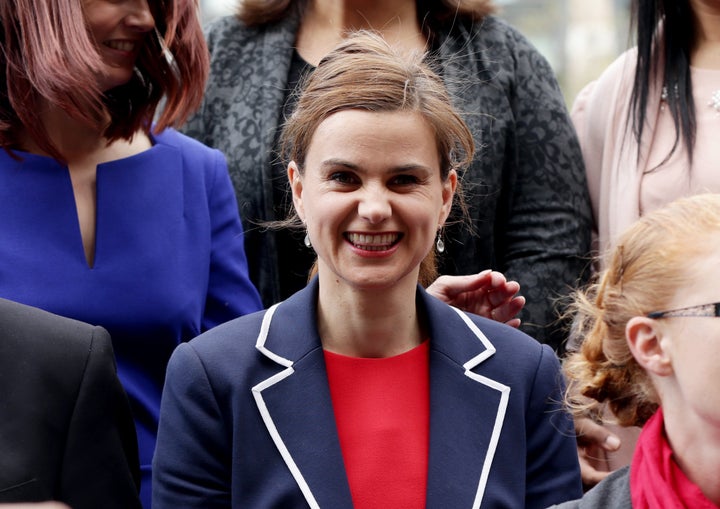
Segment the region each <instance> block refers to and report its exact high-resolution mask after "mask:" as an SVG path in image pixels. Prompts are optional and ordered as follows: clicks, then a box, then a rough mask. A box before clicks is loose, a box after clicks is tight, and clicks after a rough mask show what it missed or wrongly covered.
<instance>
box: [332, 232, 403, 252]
mask: <svg viewBox="0 0 720 509" xmlns="http://www.w3.org/2000/svg"><path fill="white" fill-rule="evenodd" d="M400 237H401V235H400V234H399V233H346V234H345V238H346V239H347V240H348V242H350V243H351V244H352V245H353V246H354V247H356V248H358V249H362V250H364V251H384V250H386V249H389V248H391V247H392V246H393V245H394V244H396V243H397V242H398V241H399V240H400Z"/></svg>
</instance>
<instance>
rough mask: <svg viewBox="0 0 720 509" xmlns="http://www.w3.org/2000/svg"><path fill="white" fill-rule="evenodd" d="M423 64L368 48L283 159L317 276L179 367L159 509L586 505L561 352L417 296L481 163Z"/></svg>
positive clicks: (310, 91)
mask: <svg viewBox="0 0 720 509" xmlns="http://www.w3.org/2000/svg"><path fill="white" fill-rule="evenodd" d="M423 59H424V55H423V53H421V52H416V53H411V54H408V53H404V52H401V51H399V50H393V49H392V48H391V47H390V46H389V45H388V44H387V43H386V42H385V40H383V39H382V38H381V37H380V36H379V35H375V34H373V33H368V32H360V33H357V34H354V35H350V36H349V37H348V38H347V39H346V40H345V42H343V43H341V44H340V45H339V46H337V47H336V48H335V49H334V50H333V51H332V52H330V54H328V55H327V57H325V58H323V59H322V60H321V61H320V63H319V65H318V67H317V69H316V70H315V72H314V73H313V74H312V76H311V77H310V78H309V79H308V81H307V83H306V84H305V87H304V88H303V91H302V93H301V95H300V96H299V98H298V103H297V108H296V109H295V111H294V113H293V115H292V116H291V117H290V118H289V119H288V121H287V123H286V125H285V129H284V135H283V138H282V140H283V155H284V156H285V159H286V164H287V176H288V181H289V183H290V186H291V188H292V194H293V203H294V206H295V210H296V213H297V219H298V220H299V221H301V222H302V223H304V225H305V227H306V229H307V232H308V238H309V240H310V244H311V245H312V247H313V249H314V250H315V251H316V253H317V256H318V264H317V265H318V271H317V276H316V277H315V278H314V279H313V280H312V281H311V282H310V284H309V285H308V286H307V288H305V289H303V290H301V291H299V292H298V293H296V294H294V295H293V296H291V297H290V298H289V299H287V300H285V301H283V302H281V303H279V304H276V305H274V306H272V307H271V308H269V309H268V310H266V311H265V312H262V313H255V314H252V315H249V316H245V317H241V318H239V319H237V320H233V321H231V322H228V323H227V324H224V325H222V326H220V327H217V328H215V329H213V330H212V331H209V332H207V333H205V334H203V335H201V336H200V337H198V338H196V339H194V340H192V341H191V342H189V343H187V344H184V345H180V346H179V347H178V348H177V349H176V351H175V353H174V354H173V357H172V358H171V360H170V363H169V365H168V372H167V376H166V383H165V388H164V392H163V403H162V408H161V417H160V429H159V432H158V444H157V449H156V453H155V459H154V471H153V475H154V478H153V479H154V491H153V506H154V508H155V509H163V508H173V509H174V508H177V507H182V508H184V509H193V508H197V509H200V508H203V509H207V508H230V507H233V508H239V507H253V508H272V507H313V508H317V507H354V508H356V509H366V508H371V507H403V508H424V507H429V508H435V507H438V508H439V507H453V508H455V507H457V508H460V507H467V508H479V507H480V505H481V504H482V505H483V506H484V507H499V506H502V507H510V508H518V509H519V508H529V509H533V508H538V509H539V508H544V507H546V506H548V505H550V504H552V503H555V502H559V501H563V500H567V499H570V498H572V497H576V496H579V494H580V493H581V487H580V476H579V468H578V463H577V455H576V452H575V439H574V434H573V432H572V421H571V420H570V419H569V416H568V415H567V414H566V413H564V412H562V410H561V408H560V407H559V406H558V402H559V401H560V397H561V392H562V389H563V387H562V382H561V378H560V376H559V364H558V361H557V358H556V357H555V355H554V353H553V351H552V350H551V349H550V347H548V346H546V345H541V344H539V343H538V342H536V341H534V340H533V339H532V338H530V337H529V336H526V335H525V334H523V333H522V332H520V331H518V330H517V329H514V328H512V327H509V326H507V325H504V324H501V323H498V322H494V321H491V320H488V319H485V318H481V317H479V316H476V315H473V314H470V313H465V312H462V311H459V310H457V309H456V308H453V307H451V306H449V305H447V304H444V303H442V302H440V301H439V300H438V299H435V298H433V297H431V296H430V295H429V294H428V293H426V292H425V290H424V289H423V287H422V285H419V284H418V279H419V278H420V279H421V278H422V276H421V275H420V272H421V265H426V266H427V267H426V268H427V269H430V270H431V269H432V268H433V265H434V259H433V258H432V255H431V253H432V252H433V246H434V244H435V238H436V235H437V231H438V229H439V228H441V227H442V226H443V225H444V224H445V221H446V219H447V217H448V214H449V213H450V209H451V207H452V205H453V200H454V197H455V196H456V190H457V182H458V177H457V175H458V172H459V171H462V170H463V169H464V168H465V167H466V166H467V164H468V163H469V161H471V160H472V156H473V142H472V136H471V134H470V132H469V130H468V128H467V126H466V125H465V123H464V122H463V121H462V119H461V118H460V116H459V115H458V114H457V112H456V111H455V110H454V109H453V107H452V102H451V100H450V98H449V96H448V94H447V92H446V90H445V88H444V87H443V85H442V82H441V81H440V78H439V77H438V76H437V74H435V73H434V72H433V71H432V70H431V69H430V67H428V65H426V64H425V63H424V61H423ZM431 403H432V404H431ZM519 466H520V467H519Z"/></svg>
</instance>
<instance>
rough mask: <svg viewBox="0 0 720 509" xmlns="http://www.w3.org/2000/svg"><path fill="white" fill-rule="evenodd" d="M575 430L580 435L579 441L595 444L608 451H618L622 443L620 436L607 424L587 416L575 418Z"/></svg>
mask: <svg viewBox="0 0 720 509" xmlns="http://www.w3.org/2000/svg"><path fill="white" fill-rule="evenodd" d="M575 432H576V433H577V436H578V442H583V443H589V444H593V445H596V446H598V447H601V448H602V449H604V450H606V451H616V450H618V449H619V448H620V445H621V443H622V442H621V441H620V438H619V437H618V436H617V435H615V434H614V433H611V432H610V431H609V430H608V429H607V428H606V427H605V426H603V425H602V424H598V423H596V422H594V421H593V420H592V419H588V418H586V417H578V418H576V419H575Z"/></svg>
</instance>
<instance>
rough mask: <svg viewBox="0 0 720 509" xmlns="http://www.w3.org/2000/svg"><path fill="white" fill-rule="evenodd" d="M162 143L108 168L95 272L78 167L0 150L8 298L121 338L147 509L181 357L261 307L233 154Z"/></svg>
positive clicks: (1, 282)
mask: <svg viewBox="0 0 720 509" xmlns="http://www.w3.org/2000/svg"><path fill="white" fill-rule="evenodd" d="M153 142H154V145H153V147H152V148H150V149H148V150H147V151H145V152H142V153H140V154H137V155H134V156H131V157H128V158H124V159H120V160H117V161H112V162H108V163H103V164H100V165H98V167H97V223H96V224H97V226H96V244H95V261H94V265H93V266H92V267H89V266H88V264H87V261H86V258H85V252H84V249H83V244H82V239H81V235H80V227H79V223H78V217H77V209H76V206H75V201H74V195H73V190H72V184H71V181H70V176H69V173H68V170H67V167H66V166H64V165H62V164H60V163H58V162H57V161H55V160H54V159H51V158H48V157H44V156H39V155H35V154H29V153H24V152H15V155H16V156H19V157H20V158H21V159H20V160H17V159H15V158H13V157H11V156H10V155H9V154H7V153H6V152H5V151H0V218H2V219H0V221H2V227H1V228H0V297H4V298H7V299H10V300H15V301H18V302H22V303H25V304H29V305H32V306H36V307H39V308H42V309H46V310H48V311H51V312H54V313H57V314H60V315H64V316H68V317H71V318H75V319H78V320H82V321H85V322H88V323H91V324H95V325H102V326H103V327H105V328H106V329H107V330H108V331H109V332H110V333H111V335H112V341H113V346H114V349H115V354H116V358H117V364H118V374H119V376H120V379H121V381H122V382H123V385H124V387H125V390H126V392H127V393H128V396H129V398H130V401H131V405H132V409H133V413H134V418H135V423H136V429H137V433H138V443H139V448H140V463H141V468H142V471H143V488H142V493H141V495H142V498H143V503H144V506H145V508H146V509H147V508H148V507H150V478H151V477H150V476H151V473H150V466H151V461H152V454H153V451H154V449H155V439H156V433H157V423H158V415H159V409H160V395H161V392H162V387H163V382H164V378H165V368H166V366H167V362H168V359H169V358H170V354H171V353H172V351H173V350H174V349H175V347H176V346H177V345H178V344H179V343H181V342H183V341H188V340H190V339H191V338H193V337H195V336H197V335H198V334H200V333H201V332H203V331H205V330H208V329H210V328H212V327H214V326H215V325H218V324H220V323H223V322H225V321H227V320H229V319H231V318H235V317H237V316H240V315H244V314H246V313H249V312H252V311H256V310H258V309H260V308H261V304H260V298H259V296H258V293H257V291H256V290H255V287H254V286H253V285H252V283H251V282H250V279H249V278H248V272H247V261H246V257H245V251H244V247H243V230H242V226H241V223H240V218H239V216H238V212H237V202H236V199H235V195H234V192H233V188H232V185H231V182H230V178H229V176H228V172H227V167H226V163H225V158H224V157H223V155H222V153H221V152H219V151H217V150H213V149H209V148H207V147H206V146H204V145H202V144H200V143H198V142H196V141H194V140H192V139H190V138H188V137H186V136H184V135H182V134H180V133H178V132H176V131H173V130H166V131H164V132H163V133H161V134H160V135H157V136H155V137H153Z"/></svg>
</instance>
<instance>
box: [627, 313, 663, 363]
mask: <svg viewBox="0 0 720 509" xmlns="http://www.w3.org/2000/svg"><path fill="white" fill-rule="evenodd" d="M666 333H667V330H666V328H665V327H663V325H662V324H660V323H658V321H657V320H654V319H652V318H647V317H645V316H635V317H633V318H631V319H630V320H629V321H628V323H627V325H626V326H625V337H626V339H627V342H628V347H629V348H630V352H631V353H632V355H633V357H635V360H636V361H637V363H638V364H639V365H640V366H641V367H642V368H643V369H644V370H645V371H648V372H650V373H652V374H655V375H657V376H668V375H671V374H672V373H673V369H672V362H670V356H669V355H668V352H667V349H666V343H665V342H663V335H664V334H666Z"/></svg>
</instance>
